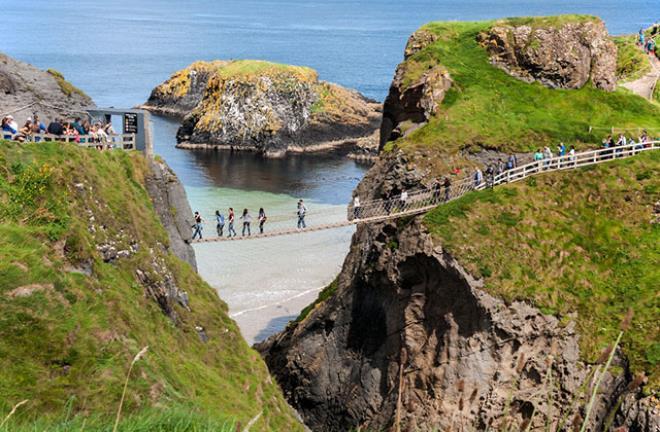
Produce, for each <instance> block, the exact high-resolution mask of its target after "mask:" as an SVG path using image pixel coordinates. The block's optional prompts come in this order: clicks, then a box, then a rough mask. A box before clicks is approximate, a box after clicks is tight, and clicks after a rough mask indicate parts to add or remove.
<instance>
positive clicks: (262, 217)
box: [259, 207, 268, 234]
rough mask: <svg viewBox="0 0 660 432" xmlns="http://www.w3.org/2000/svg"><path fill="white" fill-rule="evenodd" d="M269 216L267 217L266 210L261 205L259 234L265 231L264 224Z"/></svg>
mask: <svg viewBox="0 0 660 432" xmlns="http://www.w3.org/2000/svg"><path fill="white" fill-rule="evenodd" d="M267 219H268V218H267V217H266V212H265V211H264V208H263V207H261V208H260V209H259V234H263V233H264V224H265V223H266V220H267Z"/></svg>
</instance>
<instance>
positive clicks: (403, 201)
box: [399, 188, 408, 211]
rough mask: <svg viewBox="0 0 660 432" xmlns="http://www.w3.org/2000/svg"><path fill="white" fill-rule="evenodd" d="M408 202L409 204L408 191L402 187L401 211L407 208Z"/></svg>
mask: <svg viewBox="0 0 660 432" xmlns="http://www.w3.org/2000/svg"><path fill="white" fill-rule="evenodd" d="M407 204H408V191H407V190H405V189H403V188H402V190H401V196H400V197H399V207H401V208H400V211H404V210H405V209H406V205H407Z"/></svg>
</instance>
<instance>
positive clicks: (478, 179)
mask: <svg viewBox="0 0 660 432" xmlns="http://www.w3.org/2000/svg"><path fill="white" fill-rule="evenodd" d="M483 182H484V173H483V172H481V168H477V170H476V171H475V172H474V187H475V188H476V187H479V185H480V184H481V183H483Z"/></svg>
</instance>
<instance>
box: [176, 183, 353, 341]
mask: <svg viewBox="0 0 660 432" xmlns="http://www.w3.org/2000/svg"><path fill="white" fill-rule="evenodd" d="M187 193H188V198H189V200H190V202H191V203H192V205H193V210H198V211H200V212H201V213H202V214H203V215H204V217H205V219H206V221H207V222H209V223H208V224H207V225H206V226H205V231H204V234H205V236H207V237H213V236H215V235H216V233H215V219H214V218H213V212H214V211H215V209H219V210H221V211H222V212H223V213H224V214H225V216H226V209H227V208H228V207H229V206H232V207H234V210H235V212H236V214H237V217H238V215H240V213H241V212H242V209H243V208H248V209H249V210H250V213H251V214H252V216H253V220H256V216H257V213H258V210H259V207H261V206H263V207H264V208H265V210H266V213H267V215H269V217H270V216H271V215H272V216H276V215H287V214H288V213H290V214H291V220H290V221H286V220H285V221H283V222H280V223H278V224H288V223H290V224H291V225H292V226H295V223H296V217H295V209H296V203H297V199H298V197H292V196H289V195H285V194H272V193H267V192H256V191H240V190H236V189H229V188H214V187H202V188H194V187H188V188H187ZM306 203H307V206H308V208H309V209H310V216H308V218H307V223H308V226H313V225H314V224H321V223H325V222H328V221H329V220H336V218H337V217H341V216H340V215H343V214H345V206H341V205H330V204H324V203H320V202H314V201H313V200H312V201H310V202H306ZM240 228H241V226H240V224H239V223H237V224H236V230H237V231H238V234H239V236H240V231H241V230H240ZM271 228H274V227H273V226H269V225H268V224H267V225H266V229H271ZM354 230H355V228H354V227H343V228H338V229H331V230H326V231H317V232H310V233H302V234H294V235H288V236H281V237H271V238H264V239H253V240H246V241H238V242H222V243H203V244H196V245H195V253H196V256H197V263H198V267H199V273H200V275H201V276H202V277H203V278H204V279H205V280H206V281H207V282H208V283H209V284H210V285H211V286H213V287H214V288H216V289H217V290H218V293H219V295H220V297H221V298H222V299H223V300H224V301H225V302H227V304H228V306H229V313H230V315H231V316H232V317H233V318H235V319H236V320H237V321H238V322H239V325H240V327H241V331H242V332H243V335H244V336H245V337H246V339H247V340H248V342H250V343H252V342H258V341H259V340H261V339H263V338H265V337H267V336H269V335H270V334H273V333H274V332H277V331H279V330H282V329H283V328H284V326H286V323H287V322H288V320H289V319H291V318H293V317H295V316H296V315H297V314H298V313H299V312H300V310H301V309H302V308H303V307H304V306H306V305H307V304H309V303H310V302H311V301H313V300H314V299H315V298H316V293H317V292H318V291H320V290H321V289H322V288H323V287H325V286H327V285H328V284H329V283H330V282H332V280H333V279H334V278H335V277H336V276H337V274H338V273H339V271H340V269H341V265H342V263H343V261H344V258H345V256H346V253H347V252H348V249H349V245H350V239H351V236H352V234H353V232H354ZM257 231H258V227H257V224H256V222H253V226H252V235H253V236H255V235H257V234H256V232H257ZM303 300H304V301H303Z"/></svg>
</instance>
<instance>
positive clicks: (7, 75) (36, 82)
mask: <svg viewBox="0 0 660 432" xmlns="http://www.w3.org/2000/svg"><path fill="white" fill-rule="evenodd" d="M93 105H94V103H93V101H92V100H91V99H90V98H89V97H88V96H85V95H83V94H80V93H78V92H76V91H72V92H69V93H68V94H67V93H66V92H65V91H64V90H63V89H62V87H61V85H60V83H59V82H58V80H57V79H56V77H55V76H54V75H53V74H51V73H48V72H46V71H42V70H40V69H37V68H36V67H34V66H32V65H29V64H27V63H24V62H21V61H18V60H15V59H13V58H11V57H9V56H7V55H4V54H2V53H0V114H2V113H8V112H11V113H12V115H13V116H14V117H15V118H16V120H17V121H18V122H19V123H21V126H22V123H23V122H24V121H25V119H27V118H28V117H32V115H33V113H34V112H37V113H38V115H39V116H40V119H41V120H42V121H49V120H52V119H53V118H55V117H59V116H74V115H77V114H80V111H81V110H83V109H84V108H88V107H90V106H93Z"/></svg>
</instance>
